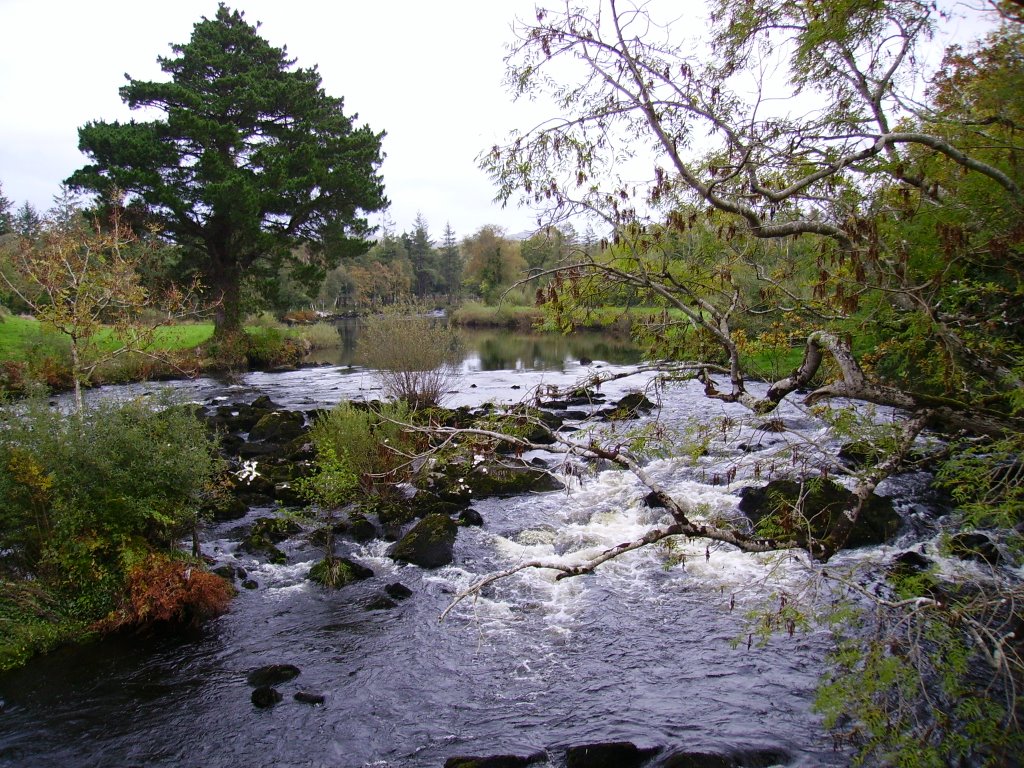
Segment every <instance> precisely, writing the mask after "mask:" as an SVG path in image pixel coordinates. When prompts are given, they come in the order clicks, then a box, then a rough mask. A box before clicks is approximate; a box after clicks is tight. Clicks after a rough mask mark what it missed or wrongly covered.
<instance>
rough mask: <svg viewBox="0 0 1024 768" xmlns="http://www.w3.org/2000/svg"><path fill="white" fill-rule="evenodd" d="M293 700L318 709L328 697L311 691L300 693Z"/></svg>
mask: <svg viewBox="0 0 1024 768" xmlns="http://www.w3.org/2000/svg"><path fill="white" fill-rule="evenodd" d="M292 698H294V699H295V700H296V701H301V702H302V703H303V704H312V705H313V706H314V707H318V706H320V705H321V704H323V703H324V701H326V697H325V696H324V695H323V694H322V693H312V692H310V691H298V692H297V693H296V694H295V695H294V696H293V697H292Z"/></svg>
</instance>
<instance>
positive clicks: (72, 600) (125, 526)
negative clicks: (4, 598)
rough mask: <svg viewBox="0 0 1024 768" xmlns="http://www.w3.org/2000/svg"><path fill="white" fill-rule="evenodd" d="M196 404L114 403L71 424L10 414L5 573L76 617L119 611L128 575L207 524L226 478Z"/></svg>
mask: <svg viewBox="0 0 1024 768" xmlns="http://www.w3.org/2000/svg"><path fill="white" fill-rule="evenodd" d="M216 463H217V460H216V459H215V457H214V452H213V451H212V445H211V442H210V439H209V438H208V436H207V433H206V431H205V429H204V427H203V425H202V424H201V423H200V422H199V420H198V419H197V418H196V417H195V414H194V413H193V412H192V411H191V410H190V409H189V408H186V407H181V406H171V407H163V408H159V409H157V408H153V407H151V405H150V404H145V403H141V402H131V403H124V404H115V403H109V402H107V403H102V404H100V405H99V406H96V407H94V408H89V409H87V410H85V411H84V412H82V413H81V414H75V415H71V416H69V415H68V414H64V413H61V412H59V411H58V410H56V409H54V408H50V407H49V406H48V405H47V404H46V403H45V402H43V401H40V400H32V401H30V402H27V403H25V404H24V405H23V406H20V407H18V408H12V407H8V408H6V409H4V410H3V412H2V413H0V573H6V574H7V575H9V576H11V577H14V578H21V579H25V578H28V579H34V580H38V581H39V582H40V584H42V585H45V586H46V587H47V588H48V589H51V590H53V591H54V593H55V594H58V595H60V596H62V597H63V599H64V601H65V603H64V607H65V608H66V609H67V610H68V611H69V612H70V615H74V616H80V617H83V618H88V619H96V618H99V617H100V616H102V615H103V614H104V613H105V612H107V611H110V610H112V609H113V607H114V605H115V603H116V602H117V600H118V598H119V595H120V591H121V589H122V588H123V585H124V579H125V576H126V574H127V573H128V572H129V571H130V569H131V568H132V567H133V566H134V565H136V564H137V563H138V562H139V561H140V560H141V558H143V557H145V556H146V554H147V553H149V552H150V551H153V550H168V549H173V548H174V547H175V546H176V544H177V542H178V541H179V540H180V539H181V537H182V536H183V535H185V534H186V533H188V532H189V531H190V530H192V529H193V527H194V526H195V525H196V524H197V511H196V510H197V509H198V506H199V502H200V501H201V497H202V495H203V494H204V493H205V492H206V491H207V489H208V488H209V487H210V484H211V482H212V478H213V476H214V473H215V470H216Z"/></svg>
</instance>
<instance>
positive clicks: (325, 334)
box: [289, 323, 341, 351]
mask: <svg viewBox="0 0 1024 768" xmlns="http://www.w3.org/2000/svg"><path fill="white" fill-rule="evenodd" d="M289 335H290V336H292V337H294V338H297V339H301V340H302V341H303V342H304V344H305V345H306V347H307V348H308V349H309V350H310V351H313V350H314V349H332V348H334V347H337V346H340V345H341V336H340V335H339V334H338V327H337V326H336V325H333V324H332V323H314V324H313V325H303V326H299V327H296V328H292V329H291V330H290V331H289Z"/></svg>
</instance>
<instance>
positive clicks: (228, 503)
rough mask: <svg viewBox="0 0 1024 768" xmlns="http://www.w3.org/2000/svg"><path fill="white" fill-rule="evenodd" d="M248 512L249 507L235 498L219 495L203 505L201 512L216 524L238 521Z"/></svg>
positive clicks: (226, 494) (223, 494)
mask: <svg viewBox="0 0 1024 768" xmlns="http://www.w3.org/2000/svg"><path fill="white" fill-rule="evenodd" d="M248 511H249V506H248V505H247V504H246V503H245V502H244V501H242V499H240V498H238V497H237V496H233V495H231V494H228V493H221V494H218V495H217V496H215V497H213V498H212V499H209V500H208V501H206V502H205V503H204V504H203V507H202V510H201V512H202V513H203V514H204V515H209V516H210V517H212V518H213V519H214V520H216V521H217V522H224V521H225V520H240V519H241V518H243V517H245V515H246V513H248Z"/></svg>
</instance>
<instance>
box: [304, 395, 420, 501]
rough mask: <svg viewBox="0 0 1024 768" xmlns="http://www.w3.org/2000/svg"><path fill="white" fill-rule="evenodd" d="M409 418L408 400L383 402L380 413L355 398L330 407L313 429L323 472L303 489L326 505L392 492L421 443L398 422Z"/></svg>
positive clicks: (318, 458)
mask: <svg viewBox="0 0 1024 768" xmlns="http://www.w3.org/2000/svg"><path fill="white" fill-rule="evenodd" d="M409 418H410V413H409V408H408V406H406V405H405V404H403V403H397V404H392V405H387V404H385V405H382V406H381V408H380V410H379V411H378V412H373V411H371V410H369V409H367V408H365V407H359V406H356V405H352V404H351V403H341V404H340V405H338V406H336V407H335V408H333V409H331V411H329V412H328V413H327V414H326V415H324V416H323V417H321V418H320V419H318V420H317V422H316V423H315V424H314V425H313V428H312V430H311V431H310V436H311V437H312V439H313V444H314V445H315V446H316V463H317V470H318V471H317V473H316V474H315V475H314V476H313V477H311V478H308V479H307V480H304V481H302V482H301V484H300V490H301V491H302V492H303V493H304V494H305V495H306V497H307V498H309V499H310V500H311V501H313V502H314V503H316V504H319V505H320V506H321V507H324V508H326V509H337V508H339V507H342V506H344V505H345V504H347V503H349V502H351V501H353V500H355V499H356V498H358V497H359V496H360V495H368V494H374V493H376V494H387V493H388V492H389V490H390V489H391V488H392V487H393V486H394V485H395V484H396V483H399V482H402V481H403V480H405V479H406V478H405V475H406V473H405V472H403V469H404V468H405V467H406V466H407V465H408V463H409V454H411V453H413V452H414V451H415V448H416V438H415V437H414V436H413V435H410V434H408V433H407V432H405V431H404V429H403V428H402V427H401V426H399V424H400V423H405V422H408V420H409Z"/></svg>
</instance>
